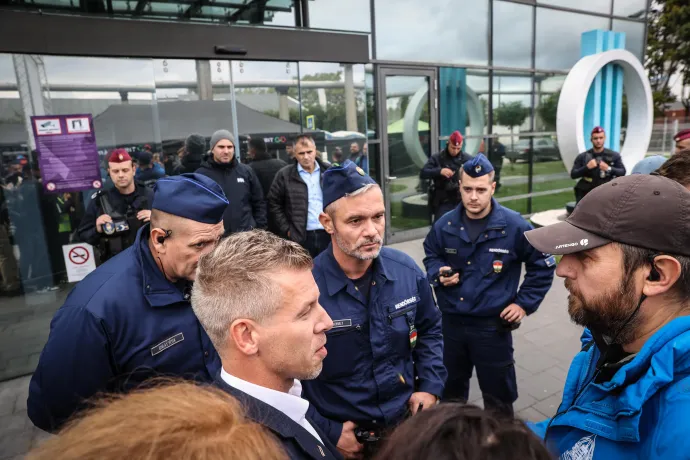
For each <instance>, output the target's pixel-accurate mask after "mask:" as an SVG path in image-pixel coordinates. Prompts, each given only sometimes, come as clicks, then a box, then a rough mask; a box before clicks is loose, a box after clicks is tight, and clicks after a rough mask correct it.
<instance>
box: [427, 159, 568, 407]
mask: <svg viewBox="0 0 690 460" xmlns="http://www.w3.org/2000/svg"><path fill="white" fill-rule="evenodd" d="M495 188H496V182H495V181H494V171H493V166H492V165H491V163H490V162H489V160H487V158H486V157H485V156H484V155H482V154H479V155H477V156H476V157H474V158H472V159H471V160H469V161H467V162H466V163H465V164H464V165H463V167H462V173H461V176H460V194H461V196H462V203H461V204H460V205H459V206H458V207H457V208H455V209H454V210H453V211H451V212H449V213H448V214H446V215H445V216H444V217H443V219H442V220H440V221H438V222H436V223H435V224H434V226H433V228H432V229H431V231H430V232H429V234H428V235H427V237H426V240H425V241H424V252H425V254H426V257H425V258H424V265H425V267H426V272H427V277H428V278H429V282H430V283H431V284H432V285H433V286H434V288H435V291H436V299H437V300H438V306H439V308H440V309H441V312H442V313H443V340H444V357H443V362H444V363H445V365H446V368H447V369H448V382H447V383H446V389H445V392H444V394H443V398H444V399H446V400H453V399H456V400H461V401H467V399H468V397H469V388H470V378H471V377H472V371H473V368H475V367H476V368H477V378H478V379H479V387H480V388H481V390H482V396H483V397H484V407H485V408H490V409H493V410H497V411H503V412H505V413H507V414H512V413H513V402H515V400H516V399H517V381H516V378H515V366H514V360H513V338H512V333H511V331H512V330H514V329H516V328H517V327H519V325H520V321H522V319H523V318H524V317H525V316H526V315H529V314H531V313H534V312H535V311H536V310H537V308H538V307H539V304H541V302H542V300H544V296H545V295H546V293H547V292H548V290H549V288H550V287H551V283H552V281H553V271H554V269H555V265H556V261H555V259H554V257H553V256H551V255H550V254H544V253H541V252H539V251H536V250H535V249H534V248H533V247H532V246H531V245H530V244H529V243H528V242H527V240H525V238H524V233H525V232H526V231H527V230H531V229H532V226H531V225H530V224H529V223H528V222H527V221H526V220H525V219H523V218H522V217H521V216H520V214H518V213H517V212H515V211H512V210H510V209H507V208H504V207H503V206H501V205H500V204H498V203H497V202H496V200H494V199H493V194H494V191H495ZM523 263H524V264H525V266H526V273H525V279H524V281H523V282H522V285H521V286H520V288H519V289H518V285H519V283H520V271H521V269H522V264H523Z"/></svg>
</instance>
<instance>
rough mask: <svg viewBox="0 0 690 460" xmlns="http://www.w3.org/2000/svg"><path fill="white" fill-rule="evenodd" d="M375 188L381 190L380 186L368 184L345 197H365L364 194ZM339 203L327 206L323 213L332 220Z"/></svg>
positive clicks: (336, 201)
mask: <svg viewBox="0 0 690 460" xmlns="http://www.w3.org/2000/svg"><path fill="white" fill-rule="evenodd" d="M374 188H380V187H379V184H367V185H365V186H364V187H362V188H358V189H357V190H355V191H354V192H352V193H346V194H345V195H344V196H345V197H350V196H359V195H363V194H365V193H367V192H368V191H369V190H371V189H374ZM337 203H338V200H335V201H334V202H333V203H331V204H329V205H328V206H326V209H324V210H323V212H325V213H326V214H328V215H329V216H331V219H332V218H333V216H334V215H335V211H336V208H337V207H338V206H337Z"/></svg>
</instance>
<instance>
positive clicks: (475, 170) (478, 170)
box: [474, 165, 482, 174]
mask: <svg viewBox="0 0 690 460" xmlns="http://www.w3.org/2000/svg"><path fill="white" fill-rule="evenodd" d="M481 171H482V165H477V166H475V167H474V172H476V173H477V174H479V173H480V172H481Z"/></svg>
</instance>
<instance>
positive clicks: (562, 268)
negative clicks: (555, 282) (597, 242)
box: [556, 255, 575, 279]
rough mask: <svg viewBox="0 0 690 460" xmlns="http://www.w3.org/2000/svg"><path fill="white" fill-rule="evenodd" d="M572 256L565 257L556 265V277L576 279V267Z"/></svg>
mask: <svg viewBox="0 0 690 460" xmlns="http://www.w3.org/2000/svg"><path fill="white" fill-rule="evenodd" d="M573 257H574V256H571V255H565V256H563V257H562V258H561V261H560V262H559V263H558V265H556V276H560V277H561V278H569V279H575V265H574V263H573Z"/></svg>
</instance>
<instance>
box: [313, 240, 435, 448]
mask: <svg viewBox="0 0 690 460" xmlns="http://www.w3.org/2000/svg"><path fill="white" fill-rule="evenodd" d="M313 273H314V279H315V280H316V283H317V285H318V286H319V290H320V292H321V296H320V297H319V302H320V304H321V305H322V306H323V308H324V309H325V310H326V311H327V312H328V314H329V315H330V317H331V319H332V320H333V323H334V327H333V329H331V330H330V331H329V332H327V333H326V337H327V340H328V341H327V344H326V349H327V350H328V355H327V356H326V359H325V360H324V362H323V370H322V371H321V374H320V375H319V377H318V378H317V379H316V380H310V381H303V382H302V386H303V396H304V397H305V398H306V399H308V400H309V402H310V403H311V404H312V405H313V406H314V408H315V409H316V412H318V414H321V415H323V416H324V417H325V418H323V417H322V418H320V419H319V417H318V414H315V411H311V410H310V412H308V414H309V415H311V416H312V417H313V418H314V420H315V422H316V423H317V424H318V425H319V426H320V427H321V429H322V430H323V431H325V432H326V433H327V435H328V437H329V439H330V440H331V442H333V443H334V444H337V442H338V439H339V438H340V434H341V431H342V422H345V421H350V420H351V421H354V422H355V423H363V422H371V421H376V422H377V423H378V425H379V426H382V427H391V426H394V425H395V424H397V423H399V422H400V421H401V419H402V418H404V416H405V412H406V410H407V402H408V400H409V398H410V396H411V395H412V393H413V392H414V391H423V392H427V393H431V394H433V395H436V396H441V395H442V393H443V387H444V384H445V380H446V377H447V373H446V369H445V367H444V365H443V338H442V332H441V315H440V313H439V311H438V308H437V307H436V305H435V303H434V299H433V296H432V292H431V288H430V286H429V283H428V281H427V280H426V278H425V276H424V273H423V272H422V270H421V269H420V268H419V267H418V266H417V265H416V264H415V262H414V261H413V260H412V259H411V258H410V257H409V256H407V255H406V254H404V253H402V252H400V251H397V250H395V249H391V248H386V247H384V248H382V249H381V253H380V255H379V257H378V258H376V259H375V261H374V271H373V275H372V278H371V284H372V285H371V290H370V293H369V304H368V306H367V304H366V302H365V299H364V297H363V295H362V294H361V293H360V292H359V291H357V290H356V289H355V286H354V284H353V283H352V281H351V280H350V279H348V278H347V276H345V273H344V272H343V270H342V269H341V268H340V266H339V265H338V263H337V262H336V260H335V258H334V256H333V248H332V246H330V247H329V248H328V249H327V250H326V251H324V252H323V253H322V254H320V255H319V256H318V257H317V258H316V259H315V261H314V269H313ZM413 338H416V342H414V341H413V340H411V339H413ZM413 344H414V347H413V346H412V345H413ZM415 376H417V377H418V378H419V380H418V381H417V382H416V386H417V388H416V389H415Z"/></svg>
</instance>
